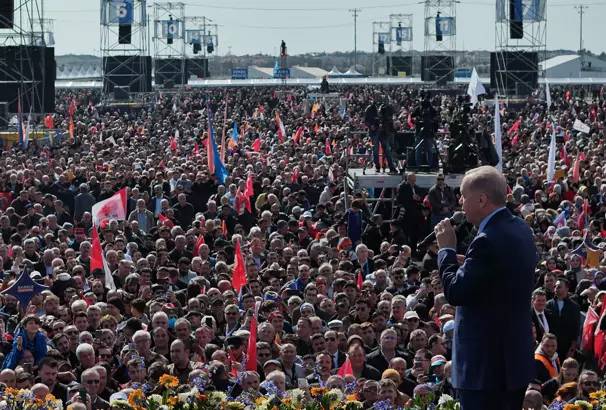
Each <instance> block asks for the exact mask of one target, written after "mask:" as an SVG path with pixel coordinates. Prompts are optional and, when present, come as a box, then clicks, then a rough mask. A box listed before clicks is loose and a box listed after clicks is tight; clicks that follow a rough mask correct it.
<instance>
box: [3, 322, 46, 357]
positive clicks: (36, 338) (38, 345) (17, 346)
mask: <svg viewBox="0 0 606 410" xmlns="http://www.w3.org/2000/svg"><path fill="white" fill-rule="evenodd" d="M40 325H41V322H40V319H38V318H37V317H36V316H34V315H27V316H25V318H23V320H22V321H21V325H20V327H19V329H18V330H17V331H16V332H15V338H14V341H13V348H12V350H11V352H10V353H9V354H8V356H7V357H6V359H5V360H4V363H3V365H2V367H3V368H5V369H14V368H15V367H17V364H19V362H20V361H21V360H22V359H23V355H24V352H25V351H26V350H27V351H29V352H30V353H31V354H32V356H33V357H34V364H36V365H37V364H38V363H39V362H40V360H42V359H43V358H44V357H45V356H46V351H47V348H46V336H44V333H42V332H41V331H40Z"/></svg>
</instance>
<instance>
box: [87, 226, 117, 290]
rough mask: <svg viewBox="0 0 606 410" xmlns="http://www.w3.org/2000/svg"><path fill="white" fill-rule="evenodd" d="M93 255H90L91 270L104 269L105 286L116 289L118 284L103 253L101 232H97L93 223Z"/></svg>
mask: <svg viewBox="0 0 606 410" xmlns="http://www.w3.org/2000/svg"><path fill="white" fill-rule="evenodd" d="M91 242H92V243H91V255H90V271H91V273H92V272H93V271H94V270H95V269H102V270H103V272H104V278H105V287H106V288H107V289H109V290H116V284H115V283H114V277H113V276H112V272H111V269H110V268H109V265H108V264H107V260H106V259H105V255H103V248H101V241H100V240H99V232H97V226H96V225H93V227H92V231H91Z"/></svg>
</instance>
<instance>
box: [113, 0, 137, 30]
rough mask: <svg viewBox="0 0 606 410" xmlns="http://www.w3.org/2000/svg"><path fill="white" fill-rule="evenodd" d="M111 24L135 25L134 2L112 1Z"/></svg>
mask: <svg viewBox="0 0 606 410" xmlns="http://www.w3.org/2000/svg"><path fill="white" fill-rule="evenodd" d="M109 23H112V24H120V25H128V24H132V23H133V0H112V1H111V2H110V3H109Z"/></svg>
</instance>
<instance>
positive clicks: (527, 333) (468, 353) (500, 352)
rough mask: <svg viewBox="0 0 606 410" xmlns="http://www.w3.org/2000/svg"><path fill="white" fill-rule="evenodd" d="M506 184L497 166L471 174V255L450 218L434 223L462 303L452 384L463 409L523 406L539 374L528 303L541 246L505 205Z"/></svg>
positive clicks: (442, 260) (454, 293)
mask: <svg viewBox="0 0 606 410" xmlns="http://www.w3.org/2000/svg"><path fill="white" fill-rule="evenodd" d="M506 192H507V183H506V181H505V178H504V177H503V175H502V174H500V173H499V172H498V171H497V170H496V169H495V168H492V167H488V166H484V167H479V168H476V169H473V170H471V171H469V172H468V173H467V174H466V175H465V178H464V179H463V182H462V185H461V194H462V198H461V204H462V206H463V210H464V211H465V215H466V217H467V220H468V221H469V222H470V223H472V224H473V225H474V226H476V227H477V228H478V233H477V235H476V237H475V238H474V240H473V241H472V242H471V244H470V245H469V248H468V250H467V253H466V254H465V256H464V258H463V257H462V256H457V254H456V251H455V249H456V246H457V240H456V235H455V231H454V229H453V227H452V225H451V224H450V222H449V221H448V220H444V221H442V222H440V223H438V225H436V228H435V232H436V237H437V240H438V245H439V247H440V251H439V253H438V263H439V268H440V275H441V277H442V283H443V285H444V294H445V296H446V298H447V299H448V302H449V303H450V304H452V305H455V306H456V316H455V331H454V343H453V357H452V362H453V365H452V384H453V386H454V387H455V388H456V389H457V393H458V396H459V399H460V400H461V405H462V410H475V409H478V410H481V409H483V410H485V409H491V410H500V409H503V410H504V409H507V410H510V409H511V410H514V409H515V410H519V409H520V408H522V402H523V399H524V392H525V390H526V387H527V385H528V382H530V381H531V380H532V379H533V378H534V376H535V367H534V362H533V340H532V332H531V317H530V310H529V308H528V307H529V306H530V299H531V292H532V289H533V284H534V269H535V265H536V263H537V252H536V248H535V245H534V242H533V236H532V231H531V230H530V228H529V227H528V226H527V225H526V223H525V222H524V221H522V220H521V219H519V218H517V217H514V216H513V215H512V214H511V213H510V212H509V210H507V209H506V208H505V198H506Z"/></svg>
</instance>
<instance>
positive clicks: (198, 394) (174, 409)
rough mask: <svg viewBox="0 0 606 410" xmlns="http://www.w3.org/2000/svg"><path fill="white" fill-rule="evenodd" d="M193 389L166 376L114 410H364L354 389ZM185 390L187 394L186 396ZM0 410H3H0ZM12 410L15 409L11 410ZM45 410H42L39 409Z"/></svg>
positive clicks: (423, 407)
mask: <svg viewBox="0 0 606 410" xmlns="http://www.w3.org/2000/svg"><path fill="white" fill-rule="evenodd" d="M192 384H193V386H192V387H191V388H189V387H188V386H183V385H180V384H179V380H178V379H177V378H176V377H173V376H170V375H166V374H165V375H163V376H162V377H160V380H159V387H161V389H160V391H161V394H148V393H146V392H147V389H145V387H143V388H141V389H139V388H137V389H130V390H129V391H127V392H125V393H124V395H123V396H122V397H121V398H119V399H113V400H111V401H110V404H111V406H112V409H114V410H248V409H259V410H362V409H363V408H364V405H363V403H362V402H361V401H360V400H359V398H358V396H357V394H356V393H355V392H354V391H353V389H352V388H351V387H348V388H346V392H345V393H343V392H342V391H341V390H339V389H328V388H326V387H312V388H310V389H309V390H302V389H292V390H288V391H280V390H279V389H278V388H277V387H276V386H275V385H274V384H273V383H272V382H268V381H265V382H263V383H262V387H263V388H264V390H265V391H266V394H264V395H261V394H260V393H259V392H257V391H244V392H242V393H241V394H238V395H237V397H231V396H230V394H231V393H230V392H228V393H227V394H226V393H224V392H221V391H207V390H206V381H205V380H204V379H202V378H196V379H195V380H193V383H192ZM183 388H185V389H186V390H185V392H183ZM373 408H375V409H376V410H392V409H393V410H397V408H396V407H394V406H392V405H391V404H390V403H389V402H388V401H387V402H376V403H375V405H374V406H373ZM428 408H433V409H437V410H458V408H459V407H458V403H455V402H454V401H453V400H452V399H451V398H450V397H448V396H442V398H441V399H440V402H438V405H437V407H436V406H433V407H430V406H429V403H427V404H421V403H420V402H418V403H415V404H414V405H413V406H412V407H406V409H410V410H427V409H428ZM0 410H2V409H1V408H0ZM11 410H12V409H11ZM36 410H42V409H36Z"/></svg>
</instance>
